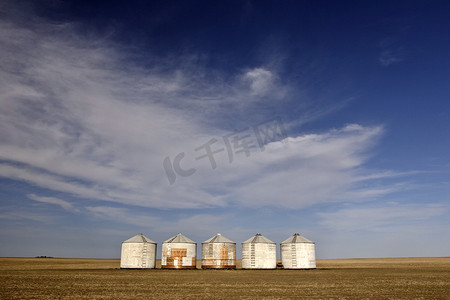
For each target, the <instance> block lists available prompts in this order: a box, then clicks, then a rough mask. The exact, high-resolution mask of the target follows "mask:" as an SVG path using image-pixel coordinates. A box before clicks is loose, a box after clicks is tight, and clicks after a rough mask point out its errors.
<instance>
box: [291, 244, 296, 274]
mask: <svg viewBox="0 0 450 300" xmlns="http://www.w3.org/2000/svg"><path fill="white" fill-rule="evenodd" d="M291 253H292V267H293V268H296V267H297V247H296V245H295V244H293V245H291Z"/></svg>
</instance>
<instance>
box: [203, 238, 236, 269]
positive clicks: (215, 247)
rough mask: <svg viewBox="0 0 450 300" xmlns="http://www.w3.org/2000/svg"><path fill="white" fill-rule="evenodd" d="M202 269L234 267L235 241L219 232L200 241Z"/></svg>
mask: <svg viewBox="0 0 450 300" xmlns="http://www.w3.org/2000/svg"><path fill="white" fill-rule="evenodd" d="M202 268H203V269H236V243H235V242H233V241H232V240H229V239H227V238H226V237H224V236H223V235H221V234H220V233H218V234H216V235H215V236H213V237H212V238H210V239H208V240H206V241H204V242H203V243H202Z"/></svg>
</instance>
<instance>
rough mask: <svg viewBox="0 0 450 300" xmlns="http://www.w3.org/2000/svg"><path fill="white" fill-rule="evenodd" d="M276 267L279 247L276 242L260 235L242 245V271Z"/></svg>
mask: <svg viewBox="0 0 450 300" xmlns="http://www.w3.org/2000/svg"><path fill="white" fill-rule="evenodd" d="M276 267H277V247H276V244H275V243H274V242H272V241H271V240H269V239H268V238H266V237H264V236H262V235H261V234H259V233H258V234H256V235H255V236H253V237H251V238H249V239H248V240H246V241H245V242H243V243H242V269H275V268H276Z"/></svg>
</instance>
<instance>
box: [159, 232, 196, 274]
mask: <svg viewBox="0 0 450 300" xmlns="http://www.w3.org/2000/svg"><path fill="white" fill-rule="evenodd" d="M196 267H197V243H195V242H194V241H193V240H191V239H189V238H187V237H185V236H184V235H182V234H181V233H179V234H177V235H176V236H174V237H171V238H170V239H168V240H167V241H165V242H164V243H163V244H162V258H161V268H162V269H195V268H196Z"/></svg>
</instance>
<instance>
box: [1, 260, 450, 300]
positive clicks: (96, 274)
mask: <svg viewBox="0 0 450 300" xmlns="http://www.w3.org/2000/svg"><path fill="white" fill-rule="evenodd" d="M0 298H1V299H136V298H141V299H261V298H263V299H289V298H291V299H292V298H320V299H324V298H325V299H363V298H366V299H450V258H449V257H446V258H385V259H335V260H318V261H317V269H316V270H308V271H306V270H161V269H154V270H121V269H119V260H117V259H65V258H0Z"/></svg>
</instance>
